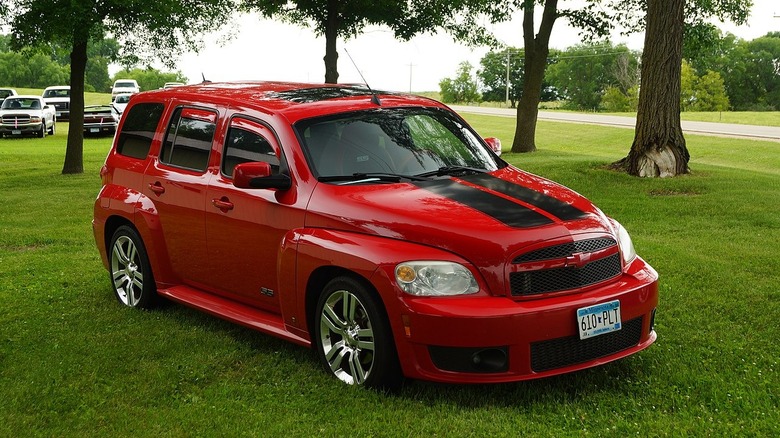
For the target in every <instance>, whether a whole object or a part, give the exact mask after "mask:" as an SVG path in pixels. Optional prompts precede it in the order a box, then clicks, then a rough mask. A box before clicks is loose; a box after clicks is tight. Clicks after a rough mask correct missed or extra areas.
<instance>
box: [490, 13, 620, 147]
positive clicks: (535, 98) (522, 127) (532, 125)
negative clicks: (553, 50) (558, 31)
mask: <svg viewBox="0 0 780 438" xmlns="http://www.w3.org/2000/svg"><path fill="white" fill-rule="evenodd" d="M498 3H500V4H506V3H505V2H498ZM578 3H580V4H579V5H578V6H579V7H578V8H577V9H567V8H559V6H558V0H515V1H514V2H511V3H510V5H511V6H512V7H510V8H509V9H507V10H506V12H507V13H508V14H511V13H512V12H513V10H514V9H515V8H519V9H521V10H522V12H523V25H522V27H523V44H524V47H523V48H524V53H525V59H524V65H523V68H524V70H523V76H524V77H525V80H524V81H523V92H522V96H521V97H520V101H519V102H518V104H517V124H516V126H515V138H514V141H513V142H512V152H533V151H535V150H536V120H537V117H538V115H539V102H540V101H541V97H542V84H543V83H544V73H545V70H546V68H547V65H548V57H549V54H550V36H551V35H552V31H553V26H554V25H555V22H556V20H558V18H566V19H567V20H568V21H569V22H570V23H571V24H572V25H573V26H575V27H578V28H581V29H583V36H585V38H586V39H588V38H592V37H603V36H606V34H608V33H609V31H610V30H611V29H612V25H611V24H610V20H609V18H610V17H609V15H608V14H607V13H606V12H604V10H602V9H600V8H598V5H599V3H600V0H586V1H585V2H584V4H583V3H582V2H578ZM537 4H538V5H540V6H542V15H541V22H540V23H539V26H538V28H537V26H536V14H535V12H536V6H537ZM493 16H494V17H501V15H499V14H493ZM506 17H507V16H503V18H504V19H505V18H506Z"/></svg>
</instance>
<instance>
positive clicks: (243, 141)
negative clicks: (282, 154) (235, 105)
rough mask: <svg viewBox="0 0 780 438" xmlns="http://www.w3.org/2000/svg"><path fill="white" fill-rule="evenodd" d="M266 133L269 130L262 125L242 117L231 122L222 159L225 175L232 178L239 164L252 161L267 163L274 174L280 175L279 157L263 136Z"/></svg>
mask: <svg viewBox="0 0 780 438" xmlns="http://www.w3.org/2000/svg"><path fill="white" fill-rule="evenodd" d="M265 131H268V129H267V128H264V127H263V126H262V125H261V124H259V123H257V122H255V121H252V120H248V119H244V118H241V117H237V118H235V119H233V120H232V121H231V122H230V129H229V130H228V135H227V139H226V140H225V149H224V154H223V155H224V158H223V159H222V173H223V174H224V175H226V176H228V177H232V176H233V168H234V167H236V165H237V164H241V163H248V162H251V161H263V162H266V163H268V164H270V165H271V170H272V173H273V174H278V173H279V155H278V154H277V151H275V150H274V148H273V146H271V143H269V142H268V140H266V138H265V137H264V136H263V135H262V134H261V133H262V132H265Z"/></svg>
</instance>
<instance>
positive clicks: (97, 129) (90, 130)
mask: <svg viewBox="0 0 780 438" xmlns="http://www.w3.org/2000/svg"><path fill="white" fill-rule="evenodd" d="M89 132H100V128H89Z"/></svg>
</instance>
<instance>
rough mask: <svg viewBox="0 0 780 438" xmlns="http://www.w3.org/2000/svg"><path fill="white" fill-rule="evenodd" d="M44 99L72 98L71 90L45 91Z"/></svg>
mask: <svg viewBox="0 0 780 438" xmlns="http://www.w3.org/2000/svg"><path fill="white" fill-rule="evenodd" d="M43 97H47V98H48V97H70V90H67V89H62V90H45V91H44V92H43Z"/></svg>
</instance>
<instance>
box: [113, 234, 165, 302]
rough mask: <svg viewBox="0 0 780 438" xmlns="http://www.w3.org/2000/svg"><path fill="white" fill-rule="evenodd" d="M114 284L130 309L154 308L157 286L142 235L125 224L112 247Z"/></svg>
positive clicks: (120, 299)
mask: <svg viewBox="0 0 780 438" xmlns="http://www.w3.org/2000/svg"><path fill="white" fill-rule="evenodd" d="M108 257H109V268H110V274H111V284H112V285H113V286H114V293H115V294H116V298H117V299H118V300H119V302H120V303H122V304H124V305H126V306H128V307H136V308H140V309H149V308H151V307H154V304H155V297H156V293H157V291H156V287H155V284H154V278H153V277H152V269H151V266H150V264H149V257H148V256H147V255H146V248H145V247H144V243H143V240H141V236H139V235H138V233H137V232H136V231H135V230H134V229H133V228H131V227H129V226H126V225H123V226H121V227H119V228H117V230H116V231H115V232H114V235H113V237H111V246H110V247H109V253H108Z"/></svg>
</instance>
